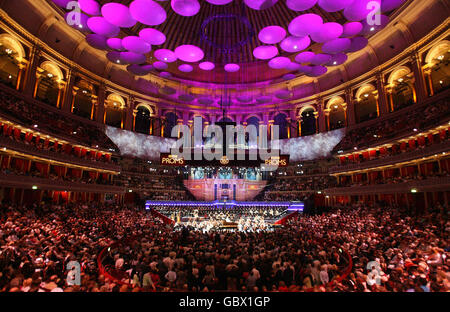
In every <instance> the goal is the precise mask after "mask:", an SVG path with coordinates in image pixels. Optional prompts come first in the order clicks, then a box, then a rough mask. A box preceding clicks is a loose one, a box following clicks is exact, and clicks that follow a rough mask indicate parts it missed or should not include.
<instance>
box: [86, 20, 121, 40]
mask: <svg viewBox="0 0 450 312" xmlns="http://www.w3.org/2000/svg"><path fill="white" fill-rule="evenodd" d="M87 24H88V27H89V29H90V30H91V31H92V32H95V33H96V34H98V35H102V36H105V37H115V36H117V35H118V34H119V32H120V28H119V27H117V26H115V25H112V24H110V23H109V22H108V21H107V20H106V19H105V18H103V17H98V16H96V17H91V18H90V19H88V21H87Z"/></svg>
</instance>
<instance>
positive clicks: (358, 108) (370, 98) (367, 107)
mask: <svg viewBox="0 0 450 312" xmlns="http://www.w3.org/2000/svg"><path fill="white" fill-rule="evenodd" d="M375 91H376V89H375V87H374V86H373V85H365V86H362V87H361V88H359V90H358V92H357V93H356V103H355V118H356V122H358V123H360V122H364V121H367V120H372V119H375V118H377V117H378V103H377V98H376V97H375Z"/></svg>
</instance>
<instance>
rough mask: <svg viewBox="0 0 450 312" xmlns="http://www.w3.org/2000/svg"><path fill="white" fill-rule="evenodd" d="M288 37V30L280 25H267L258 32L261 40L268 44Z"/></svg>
mask: <svg viewBox="0 0 450 312" xmlns="http://www.w3.org/2000/svg"><path fill="white" fill-rule="evenodd" d="M285 37H286V30H285V29H284V28H283V27H280V26H267V27H264V28H263V29H261V31H260V32H259V34H258V38H259V40H261V42H263V43H267V44H275V43H278V42H280V41H281V40H283V39H284V38H285Z"/></svg>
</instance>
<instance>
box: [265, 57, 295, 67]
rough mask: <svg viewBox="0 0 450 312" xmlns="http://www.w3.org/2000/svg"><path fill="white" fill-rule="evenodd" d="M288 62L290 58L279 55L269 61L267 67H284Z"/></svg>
mask: <svg viewBox="0 0 450 312" xmlns="http://www.w3.org/2000/svg"><path fill="white" fill-rule="evenodd" d="M290 63H291V60H290V59H289V58H288V57H284V56H279V57H276V58H273V59H271V60H270V61H269V67H270V68H273V69H283V68H286V67H287V66H288V65H289V64H290Z"/></svg>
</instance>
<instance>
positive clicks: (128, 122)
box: [125, 96, 135, 131]
mask: <svg viewBox="0 0 450 312" xmlns="http://www.w3.org/2000/svg"><path fill="white" fill-rule="evenodd" d="M134 102H135V99H134V96H130V97H129V98H128V107H127V111H126V117H125V130H128V131H133V130H134V127H133V123H134V122H133V121H134V104H135V103H134Z"/></svg>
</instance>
